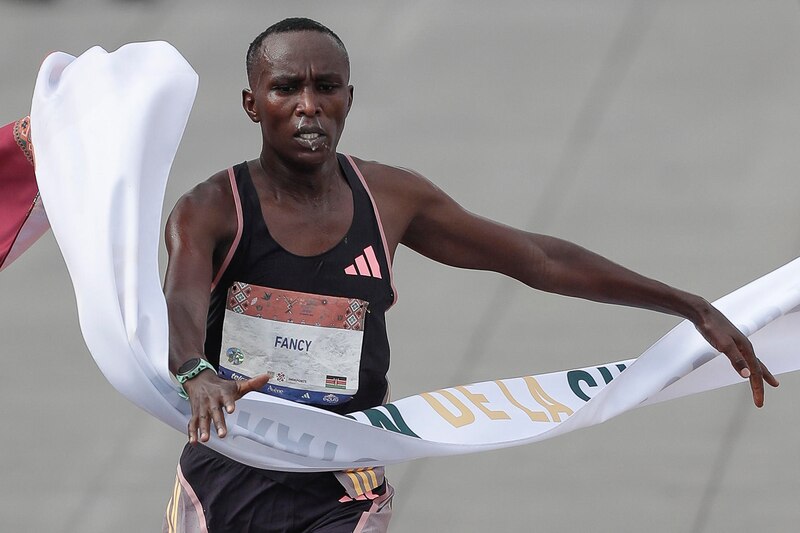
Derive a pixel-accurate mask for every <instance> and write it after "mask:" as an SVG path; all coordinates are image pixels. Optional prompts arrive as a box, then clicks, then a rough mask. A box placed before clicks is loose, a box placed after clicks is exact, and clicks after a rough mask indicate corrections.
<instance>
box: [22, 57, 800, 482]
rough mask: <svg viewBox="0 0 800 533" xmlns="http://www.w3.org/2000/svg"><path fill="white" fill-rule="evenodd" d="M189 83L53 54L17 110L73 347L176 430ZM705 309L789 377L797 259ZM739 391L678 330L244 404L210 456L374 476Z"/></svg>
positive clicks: (187, 74)
mask: <svg viewBox="0 0 800 533" xmlns="http://www.w3.org/2000/svg"><path fill="white" fill-rule="evenodd" d="M196 87H197V77H196V74H195V73H194V71H193V70H192V69H191V67H190V66H189V65H188V64H187V63H186V61H185V60H184V59H183V58H182V57H181V56H180V54H178V52H177V51H176V50H175V49H174V48H172V47H171V46H170V45H168V44H166V43H137V44H131V45H127V46H124V47H122V48H120V49H119V50H118V51H116V52H113V53H106V52H105V51H104V50H102V49H100V48H92V49H91V50H89V51H87V52H86V53H85V54H83V55H81V56H80V57H79V58H77V59H76V58H73V57H72V56H69V55H67V54H63V53H55V54H53V55H51V56H49V57H48V58H47V59H46V60H45V62H44V64H43V65H42V68H41V71H40V73H39V77H38V80H37V84H36V90H35V92H34V98H33V108H32V113H31V119H32V124H33V127H32V131H33V132H34V135H35V139H34V140H35V144H36V148H37V174H38V180H39V186H40V189H41V195H42V199H43V201H44V204H45V208H46V210H47V213H48V216H49V218H50V222H51V225H52V228H53V231H54V234H55V237H56V240H57V241H58V244H59V246H60V248H61V251H62V253H63V255H64V258H65V261H66V264H67V267H68V269H69V272H70V275H71V277H72V281H73V284H74V288H75V294H76V297H77V302H78V312H79V317H80V324H81V329H82V331H83V335H84V338H85V340H86V344H87V346H88V348H89V350H90V351H91V353H92V356H93V357H94V359H95V361H96V362H97V365H98V366H99V367H100V369H101V371H102V372H103V374H104V375H105V376H106V378H107V379H108V380H109V382H111V384H112V385H113V386H114V387H115V388H116V389H117V390H118V391H119V392H121V393H122V394H123V395H124V396H125V397H127V398H128V399H129V400H131V401H132V402H133V403H135V404H136V405H138V406H139V407H141V408H142V409H144V410H145V411H147V412H148V413H150V414H152V415H153V416H155V417H157V418H159V419H160V420H162V421H164V422H165V423H167V424H169V425H170V426H172V427H174V428H175V429H177V430H178V431H180V432H182V433H185V431H186V427H187V423H188V418H189V411H190V410H189V404H188V402H186V401H185V400H182V399H181V398H180V397H179V396H178V394H177V392H176V386H175V385H174V383H173V381H172V380H171V378H170V375H169V373H168V370H167V315H166V304H165V301H164V297H163V294H162V291H161V286H160V280H159V275H158V261H157V259H158V246H159V235H160V220H161V209H162V204H163V197H164V189H165V184H166V180H167V175H168V173H169V169H170V166H171V164H172V161H173V158H174V156H175V152H176V150H177V147H178V143H179V141H180V138H181V136H182V134H183V129H184V127H185V124H186V121H187V118H188V114H189V111H190V108H191V105H192V102H193V100H194V95H195V91H196ZM714 305H716V306H717V307H718V308H719V309H720V310H722V311H723V312H724V313H725V314H726V315H727V316H728V317H729V318H730V319H731V320H732V321H733V322H734V323H735V324H736V325H737V326H738V327H739V328H741V329H742V330H743V331H744V332H745V333H747V334H748V335H749V336H750V338H751V340H752V341H753V343H754V345H755V348H756V352H757V354H758V356H759V357H760V358H761V359H762V360H763V361H764V362H765V363H766V364H767V365H768V366H769V368H770V369H772V371H773V372H774V373H776V374H779V373H783V372H789V371H793V370H797V369H798V368H800V354H798V350H797V346H798V345H799V344H800V342H798V341H800V259H798V260H795V261H793V262H791V263H789V264H788V265H785V266H784V267H782V268H780V269H778V270H776V271H774V272H772V273H771V274H768V275H766V276H764V277H762V278H760V279H758V280H756V281H754V282H752V283H750V284H749V285H747V286H745V287H743V288H741V289H739V290H737V291H735V292H733V293H731V294H729V295H728V296H725V297H724V298H722V299H720V300H718V301H717V302H715V303H714ZM742 381H745V380H743V379H741V378H740V377H739V376H738V375H737V374H736V373H735V372H734V371H733V370H732V369H731V367H730V364H729V363H728V360H727V359H726V358H725V357H724V356H720V355H719V354H717V353H716V352H715V351H714V350H713V349H712V348H711V347H710V346H709V345H708V344H707V343H706V342H705V341H704V340H703V339H702V337H701V336H700V335H699V334H698V333H697V332H696V330H695V329H694V327H693V326H692V324H690V323H689V322H683V323H681V324H679V325H678V326H677V327H675V328H674V329H673V330H672V331H670V332H669V333H668V334H667V335H666V336H664V337H663V338H662V339H661V340H659V341H658V342H656V343H655V344H654V345H653V346H652V347H651V348H650V349H648V350H647V351H646V352H645V353H644V354H642V355H641V356H640V357H639V358H637V359H636V360H626V361H620V362H617V363H611V364H605V365H600V366H596V367H588V368H583V369H577V370H571V371H563V372H555V373H550V374H543V375H536V376H526V377H519V378H513V379H502V380H495V381H486V382H483V383H476V384H472V385H465V386H461V387H452V388H447V389H443V390H439V391H434V392H430V393H424V394H419V395H416V396H411V397H408V398H404V399H402V400H398V401H396V402H393V403H390V404H387V405H385V406H381V407H376V408H374V409H368V410H366V411H362V412H358V413H353V414H352V415H350V416H347V417H346V416H340V415H336V414H332V413H329V412H326V411H323V410H319V409H316V408H313V407H308V406H304V405H300V404H296V403H292V402H288V401H285V400H281V399H280V398H275V397H272V396H267V395H264V394H259V393H250V394H248V395H247V396H246V397H245V398H242V399H241V400H240V401H239V402H238V403H237V406H236V412H235V413H233V414H231V415H228V417H227V422H228V428H229V435H228V437H227V438H225V439H218V438H216V437H215V436H212V440H211V441H210V442H209V446H211V447H212V448H213V449H215V450H217V451H219V452H221V453H223V454H225V455H227V456H229V457H232V458H233V459H236V460H237V461H240V462H242V463H246V464H249V465H252V466H255V467H259V468H269V469H279V470H287V471H322V470H341V469H346V468H354V467H362V466H376V465H385V464H391V463H398V462H403V461H409V460H412V459H416V458H420V457H431V456H439V455H453V454H462V453H471V452H477V451H482V450H490V449H497V448H503V447H508V446H516V445H521V444H527V443H532V442H536V441H539V440H543V439H547V438H551V437H554V436H556V435H560V434H562V433H565V432H568V431H573V430H575V429H579V428H583V427H587V426H591V425H594V424H598V423H600V422H603V421H605V420H607V419H609V418H611V417H614V416H617V415H619V414H621V413H624V412H626V411H628V410H631V409H634V408H636V407H639V406H641V405H648V404H652V403H657V402H660V401H664V400H668V399H672V398H677V397H680V396H685V395H688V394H694V393H697V392H701V391H705V390H710V389H715V388H719V387H722V386H725V385H730V384H733V383H737V382H742ZM212 435H213V432H212Z"/></svg>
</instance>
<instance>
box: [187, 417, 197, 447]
mask: <svg viewBox="0 0 800 533" xmlns="http://www.w3.org/2000/svg"><path fill="white" fill-rule="evenodd" d="M188 431H189V444H193V445H194V444H197V417H196V416H194V415H192V418H190V419H189V426H188Z"/></svg>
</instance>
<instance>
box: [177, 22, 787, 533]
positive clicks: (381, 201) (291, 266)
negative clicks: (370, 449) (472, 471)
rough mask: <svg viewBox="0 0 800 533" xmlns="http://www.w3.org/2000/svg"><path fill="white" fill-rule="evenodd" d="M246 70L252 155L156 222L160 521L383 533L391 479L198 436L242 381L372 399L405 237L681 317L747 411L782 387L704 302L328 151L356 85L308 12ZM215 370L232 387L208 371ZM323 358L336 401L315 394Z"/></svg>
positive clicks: (572, 291)
mask: <svg viewBox="0 0 800 533" xmlns="http://www.w3.org/2000/svg"><path fill="white" fill-rule="evenodd" d="M247 74H248V81H249V84H250V88H249V89H245V90H244V91H243V93H242V103H243V107H244V110H245V112H246V114H247V116H248V117H249V118H250V120H252V121H253V122H254V123H257V124H258V125H259V127H260V129H261V138H262V149H261V153H260V154H259V156H258V157H257V158H255V159H252V160H250V161H247V162H244V163H240V164H238V165H235V166H233V167H232V168H230V169H227V170H225V171H221V172H218V173H217V174H215V175H213V176H212V177H211V178H209V179H208V180H207V181H205V182H203V183H201V184H200V185H198V186H197V187H195V188H194V189H193V190H191V191H190V192H189V193H187V194H186V195H184V196H183V197H182V198H181V199H180V200H179V202H178V203H177V205H176V206H175V208H174V210H173V212H172V214H171V216H170V218H169V221H168V223H167V230H166V240H167V248H168V251H169V265H168V268H167V275H166V281H165V293H166V298H167V305H168V310H169V321H170V369H171V371H172V372H173V373H174V374H175V375H176V377H177V378H178V380H179V381H180V382H181V383H182V384H183V386H184V388H185V392H186V393H187V394H188V398H189V401H190V403H191V407H192V418H191V420H190V422H189V427H188V437H189V443H188V444H187V446H186V447H185V448H184V451H183V455H182V456H181V460H180V464H179V466H178V476H177V479H176V485H175V493H174V495H173V499H172V500H171V501H170V504H169V506H168V509H167V516H166V517H165V522H164V530H165V531H207V530H211V531H317V532H321V531H325V532H334V531H385V530H386V527H387V524H388V520H389V516H390V514H391V498H392V495H393V489H392V487H391V486H390V485H389V484H388V483H386V481H385V479H384V477H383V471H382V469H371V470H367V471H361V472H337V473H310V474H292V473H285V472H275V471H267V470H259V469H254V468H250V467H247V466H245V465H242V464H239V463H237V462H235V461H233V460H231V459H228V458H226V457H224V456H222V455H220V454H218V453H216V452H214V451H212V450H210V449H209V448H207V447H206V446H204V445H203V443H204V442H207V441H208V439H209V432H210V431H211V428H212V422H213V427H214V428H215V429H216V431H217V434H218V435H219V436H220V437H224V436H225V435H226V432H227V430H226V426H225V418H224V414H223V412H222V411H223V410H225V412H227V413H229V414H230V413H232V412H233V411H234V409H235V402H236V400H238V399H239V398H240V397H241V396H242V395H244V394H246V393H247V392H250V391H254V390H260V391H261V392H265V393H267V394H276V395H279V396H286V397H291V398H293V399H295V400H297V401H303V402H305V403H310V404H313V405H317V406H318V407H320V408H323V409H328V410H332V411H334V412H337V413H347V412H350V411H356V410H360V409H364V408H367V407H371V406H375V405H378V404H380V403H381V402H384V401H386V398H387V397H388V390H389V387H388V383H387V380H386V371H387V370H388V366H389V346H388V340H387V338H386V328H385V319H384V313H385V311H386V310H387V309H388V308H389V307H390V306H391V305H392V303H393V302H394V300H395V297H396V292H395V289H394V287H393V285H392V273H391V266H392V257H393V256H394V253H395V250H396V248H397V246H398V245H399V244H401V243H402V244H403V245H405V246H407V247H409V248H411V249H413V250H415V251H417V252H419V253H421V254H423V255H425V256H427V257H429V258H431V259H433V260H435V261H438V262H441V263H444V264H447V265H451V266H457V267H462V268H470V269H478V270H491V271H495V272H499V273H502V274H505V275H507V276H510V277H513V278H515V279H517V280H519V281H521V282H523V283H525V284H527V285H529V286H530V287H532V288H536V289H539V290H544V291H549V292H554V293H558V294H564V295H568V296H575V297H581V298H586V299H590V300H595V301H600V302H606V303H615V304H621V305H628V306H633V307H641V308H645V309H651V310H655V311H660V312H664V313H669V314H673V315H677V316H681V317H684V318H687V319H689V320H690V321H692V322H693V323H694V324H695V326H696V327H697V329H698V330H699V331H700V333H701V334H702V335H703V336H704V337H705V338H706V340H708V342H709V343H710V344H711V345H712V346H713V347H714V348H715V349H717V350H719V351H721V352H723V353H725V354H726V355H727V356H728V358H729V359H730V361H731V363H732V365H733V367H734V369H735V370H736V371H737V372H739V374H740V375H741V376H743V377H745V378H749V379H750V385H751V388H752V393H753V401H754V403H755V404H756V405H757V406H759V407H760V406H761V405H763V401H764V381H766V382H767V383H769V384H770V385H772V386H777V385H778V382H777V380H775V378H774V377H773V376H772V375H771V374H770V373H769V371H768V370H767V369H766V367H764V365H762V364H761V363H760V362H759V361H758V360H757V359H756V357H755V355H754V353H753V350H752V347H751V345H750V342H749V341H748V340H747V338H746V337H745V336H744V335H743V334H742V333H741V332H739V331H738V330H737V329H736V328H735V327H734V326H733V325H732V324H731V323H730V322H729V321H728V320H727V319H726V318H725V317H724V316H723V315H722V314H721V313H720V312H719V311H717V310H716V309H714V307H713V306H711V305H710V304H709V303H708V302H707V301H706V300H704V299H703V298H701V297H699V296H695V295H692V294H689V293H686V292H683V291H680V290H677V289H674V288H672V287H669V286H667V285H664V284H662V283H660V282H657V281H654V280H651V279H648V278H645V277H643V276H641V275H639V274H636V273H634V272H631V271H630V270H627V269H625V268H623V267H621V266H618V265H616V264H614V263H612V262H610V261H608V260H606V259H604V258H602V257H600V256H598V255H596V254H594V253H592V252H589V251H587V250H585V249H583V248H580V247H578V246H576V245H574V244H571V243H569V242H566V241H563V240H560V239H556V238H553V237H548V236H544V235H538V234H533V233H528V232H524V231H521V230H517V229H514V228H510V227H507V226H503V225H501V224H498V223H495V222H492V221H490V220H487V219H484V218H481V217H479V216H476V215H474V214H472V213H469V212H467V211H466V210H464V209H463V208H462V207H461V206H459V205H458V204H457V203H456V202H454V201H453V200H452V199H451V198H450V197H449V196H447V195H446V194H445V193H444V192H443V191H441V190H440V189H438V188H437V187H436V186H435V185H433V184H432V183H431V182H430V181H428V180H427V179H426V178H424V177H422V176H420V175H419V174H416V173H414V172H412V171H408V170H403V169H398V168H394V167H390V166H386V165H382V164H380V163H376V162H372V161H365V160H361V159H358V158H355V157H351V156H347V155H343V154H338V153H337V152H336V147H337V145H338V142H339V138H340V136H341V134H342V132H343V129H344V125H345V120H346V118H347V115H348V112H349V111H350V107H351V106H352V104H353V87H352V86H351V85H349V74H350V66H349V58H348V55H347V51H346V49H345V47H344V44H343V43H342V42H341V40H340V39H339V38H338V37H337V36H336V35H335V34H334V33H333V32H332V31H331V30H330V29H328V28H327V27H325V26H323V25H321V24H319V23H317V22H314V21H311V20H309V19H286V20H284V21H281V22H279V23H277V24H275V25H273V26H271V27H270V28H268V29H267V30H266V31H264V32H263V33H262V34H261V35H259V36H258V37H257V38H256V39H255V40H254V41H253V43H252V44H251V46H250V49H249V50H248V53H247ZM446 133H447V132H446V131H443V134H446ZM209 289H211V290H210V291H209ZM265 302H266V303H265ZM237 306H239V307H238V311H237V313H241V312H245V313H246V314H250V315H251V316H256V317H258V318H261V319H263V320H261V321H260V322H259V325H260V327H259V329H258V331H257V332H253V331H251V330H246V328H244V327H242V326H241V325H240V324H238V323H237V322H236V321H235V320H231V319H229V318H226V313H225V311H226V308H229V309H234V308H236V307H237ZM334 309H338V310H339V311H336V312H334V311H332V310H334ZM348 309H349V310H350V312H349V314H348V311H347V310H348ZM229 315H230V314H229ZM323 324H324V325H325V326H326V327H322V326H323ZM230 339H235V340H236V341H237V342H245V341H247V339H250V343H251V344H252V345H254V346H259V345H263V346H264V350H267V349H268V348H269V351H270V353H272V354H273V355H274V357H273V358H272V360H271V361H269V362H268V363H267V364H266V366H265V365H262V366H260V367H258V368H259V369H261V370H263V371H264V373H263V374H260V375H258V376H256V377H251V376H252V375H253V374H252V373H246V372H239V370H240V368H239V367H237V365H238V364H239V363H241V362H242V357H241V356H240V355H241V354H240V353H239V352H237V351H236V349H237V347H236V346H233V345H231V346H228V344H230V342H229V341H230ZM226 341H228V342H226ZM332 346H336V347H337V348H336V350H335V351H333V350H332V349H331V347H332ZM325 347H327V348H325ZM221 351H224V352H225V355H224V357H220V353H221ZM334 354H335V355H336V358H335V359H336V361H332V359H333V355H334ZM281 358H283V359H281ZM281 360H283V361H284V362H287V361H288V362H290V364H288V363H286V364H284V365H283V366H281ZM329 365H333V366H332V367H330V366H329ZM220 366H223V367H224V369H222V370H220V373H221V374H222V375H224V376H226V377H229V378H231V377H232V378H234V379H223V378H222V377H220V376H219V375H218V374H217V372H216V370H217V369H218V368H220ZM319 367H324V368H323V372H322V373H321V374H320V375H323V376H324V379H325V380H329V384H334V385H335V386H336V387H337V388H339V389H340V390H339V391H338V392H337V394H333V395H326V394H322V395H321V394H316V393H317V392H318V387H317V386H316V385H315V381H314V379H315V378H314V376H316V375H317V374H319V373H320V372H319V370H320V368H319ZM325 369H327V370H325ZM354 369H355V371H354ZM207 370H210V371H207ZM236 378H240V379H236Z"/></svg>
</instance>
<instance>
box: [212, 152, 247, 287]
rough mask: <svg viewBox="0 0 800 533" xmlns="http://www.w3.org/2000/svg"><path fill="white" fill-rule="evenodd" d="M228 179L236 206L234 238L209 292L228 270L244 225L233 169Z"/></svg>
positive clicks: (230, 170) (231, 168) (229, 170)
mask: <svg viewBox="0 0 800 533" xmlns="http://www.w3.org/2000/svg"><path fill="white" fill-rule="evenodd" d="M228 179H229V180H230V182H231V193H232V194H233V203H234V205H235V206H236V224H237V228H236V237H234V238H233V242H232V243H231V248H230V250H228V254H227V255H226V256H225V261H223V262H222V266H221V267H219V272H217V275H216V276H215V277H214V281H213V282H211V290H212V291H213V290H214V288H215V287H216V286H217V283H219V280H220V279H221V278H222V275H223V274H224V273H225V269H227V268H228V265H229V264H230V262H231V259H233V254H234V253H236V248H237V247H238V246H239V240H241V238H242V226H243V225H244V222H243V219H242V200H241V199H240V198H239V188H238V187H237V186H236V176H234V174H233V167H230V168H229V169H228Z"/></svg>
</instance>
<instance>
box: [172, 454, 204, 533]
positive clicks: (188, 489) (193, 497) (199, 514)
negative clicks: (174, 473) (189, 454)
mask: <svg viewBox="0 0 800 533" xmlns="http://www.w3.org/2000/svg"><path fill="white" fill-rule="evenodd" d="M178 480H179V481H180V483H181V487H182V488H183V491H184V492H185V493H186V494H187V495H188V496H189V500H191V502H192V505H194V510H195V512H196V513H197V523H198V524H199V525H200V533H208V526H207V525H206V515H205V513H203V505H202V504H201V503H200V499H199V498H198V497H197V494H195V492H194V489H193V488H192V486H191V485H189V482H188V481H186V478H185V477H183V472H181V465H178ZM177 504H178V502H175V505H177Z"/></svg>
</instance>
